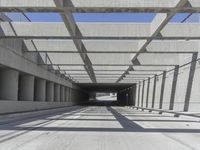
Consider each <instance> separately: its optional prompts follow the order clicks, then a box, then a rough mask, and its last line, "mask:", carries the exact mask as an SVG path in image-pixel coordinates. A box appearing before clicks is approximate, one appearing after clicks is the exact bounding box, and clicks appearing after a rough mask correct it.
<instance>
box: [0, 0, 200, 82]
mask: <svg viewBox="0 0 200 150" xmlns="http://www.w3.org/2000/svg"><path fill="white" fill-rule="evenodd" d="M0 11H1V12H20V13H25V12H56V13H59V14H60V16H61V18H62V20H63V22H13V21H10V22H0V38H15V39H23V40H24V44H25V46H26V48H27V49H26V52H27V53H32V54H34V53H38V54H40V55H41V56H42V58H43V60H44V63H41V64H39V65H48V66H51V67H50V68H52V70H54V71H59V72H60V73H62V74H63V75H65V76H67V77H69V78H70V79H72V80H73V81H74V82H77V83H135V82H138V81H141V80H145V79H148V78H151V77H153V76H154V75H159V74H162V73H163V71H169V70H171V69H174V68H175V67H176V66H178V65H184V64H186V63H189V62H192V61H194V57H195V56H196V53H197V52H198V50H199V48H200V42H199V39H200V24H199V23H189V22H184V23H181V22H180V23H171V22H170V20H171V19H172V18H173V17H174V16H175V15H176V14H177V13H190V14H191V13H199V12H200V1H199V0H34V1H30V0H20V1H19V0H0ZM76 12H78V13H86V12H87V13H99V12H101V13H119V12H123V13H124V12H129V13H130V12H131V13H136V12H137V13H138V12H143V13H150V12H151V13H152V12H153V13H156V15H155V17H154V19H153V20H152V22H147V23H132V22H129V23H127V22H119V23H117V22H109V23H105V22H95V23H94V22H76V20H75V19H74V18H73V13H76ZM196 59H198V58H195V61H196Z"/></svg>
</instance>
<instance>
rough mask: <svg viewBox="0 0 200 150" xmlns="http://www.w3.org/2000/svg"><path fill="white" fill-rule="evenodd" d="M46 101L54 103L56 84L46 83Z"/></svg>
mask: <svg viewBox="0 0 200 150" xmlns="http://www.w3.org/2000/svg"><path fill="white" fill-rule="evenodd" d="M46 101H48V102H53V101H54V83H53V82H46Z"/></svg>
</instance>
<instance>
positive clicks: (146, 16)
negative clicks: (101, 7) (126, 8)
mask: <svg viewBox="0 0 200 150" xmlns="http://www.w3.org/2000/svg"><path fill="white" fill-rule="evenodd" d="M26 15H27V17H28V18H29V19H30V20H31V21H32V22H62V19H61V17H60V15H59V14H58V13H26ZM155 15H156V14H154V13H75V14H73V16H74V18H75V20H76V21H77V22H143V23H145V22H151V21H152V20H153V18H154V17H155ZM8 16H9V17H10V18H12V20H14V21H25V20H26V19H25V17H24V16H23V15H22V14H20V13H8ZM187 16H188V14H187V13H182V14H177V15H176V16H175V17H174V18H173V19H172V20H171V22H181V21H182V20H183V19H184V18H185V17H187Z"/></svg>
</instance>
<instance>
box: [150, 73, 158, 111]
mask: <svg viewBox="0 0 200 150" xmlns="http://www.w3.org/2000/svg"><path fill="white" fill-rule="evenodd" d="M156 79H157V75H154V84H153V95H152V105H151V108H154V103H155V95H156Z"/></svg>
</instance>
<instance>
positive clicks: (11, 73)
mask: <svg viewBox="0 0 200 150" xmlns="http://www.w3.org/2000/svg"><path fill="white" fill-rule="evenodd" d="M18 81H19V72H18V71H15V70H12V69H9V68H6V69H1V70H0V100H17V99H18Z"/></svg>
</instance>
